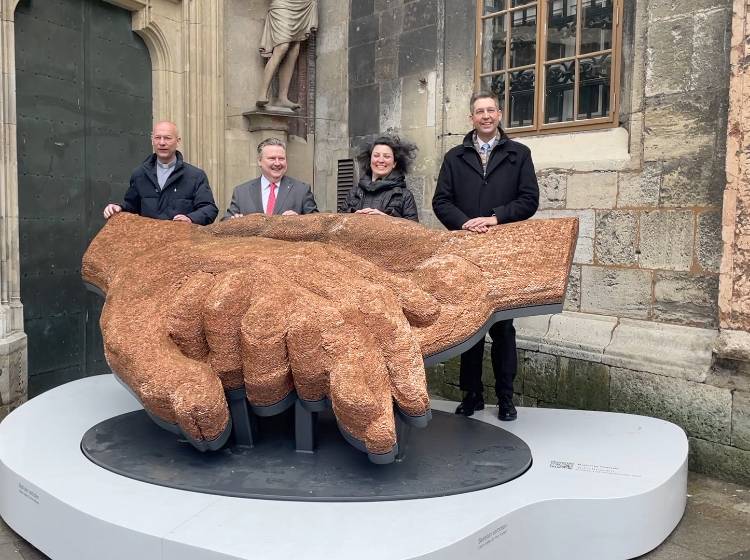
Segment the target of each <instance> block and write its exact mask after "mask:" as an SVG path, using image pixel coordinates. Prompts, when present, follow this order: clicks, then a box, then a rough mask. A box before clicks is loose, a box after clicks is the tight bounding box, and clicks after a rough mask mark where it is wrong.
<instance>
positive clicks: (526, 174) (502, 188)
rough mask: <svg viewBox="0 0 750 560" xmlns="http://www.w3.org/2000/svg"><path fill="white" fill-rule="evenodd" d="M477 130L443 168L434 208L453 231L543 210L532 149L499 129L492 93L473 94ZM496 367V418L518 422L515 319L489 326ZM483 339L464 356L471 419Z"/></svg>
mask: <svg viewBox="0 0 750 560" xmlns="http://www.w3.org/2000/svg"><path fill="white" fill-rule="evenodd" d="M469 108H470V111H471V113H470V115H469V119H470V120H471V123H472V126H473V130H472V131H470V132H469V133H468V134H467V135H466V136H465V137H464V141H463V143H462V144H461V145H460V146H456V147H454V148H452V149H451V150H449V151H448V152H447V153H446V154H445V157H444V159H443V165H442V167H441V168H440V175H439V176H438V180H437V186H436V188H435V195H434V197H433V198H432V209H433V210H434V212H435V215H436V216H437V218H438V219H439V220H440V221H441V222H442V224H443V225H444V226H445V227H446V228H448V229H450V230H460V229H464V230H467V231H471V232H475V233H477V234H482V233H485V232H487V231H489V229H490V228H491V227H494V226H497V225H499V224H507V223H510V222H518V221H521V220H525V219H527V218H530V217H531V216H533V215H534V213H535V212H536V210H537V208H538V206H539V186H538V184H537V180H536V174H535V172H534V164H533V162H532V160H531V151H530V150H529V149H528V148H527V147H526V146H524V145H523V144H519V143H518V142H514V141H513V140H510V139H509V138H508V136H507V135H506V134H505V132H504V131H503V129H502V127H501V126H500V121H501V118H502V112H501V111H500V109H499V108H498V101H497V98H496V97H495V96H494V95H493V94H492V93H489V92H479V93H475V94H474V95H472V96H471V100H470V102H469ZM490 337H491V338H492V346H491V350H490V354H491V357H492V369H493V370H494V373H495V393H496V394H497V400H498V418H500V420H505V421H509V420H515V419H516V417H517V412H516V408H515V406H513V379H514V378H515V376H516V370H517V358H516V330H515V328H514V327H513V320H512V319H510V320H507V321H499V322H498V323H495V324H494V325H493V326H492V327H491V328H490ZM483 355H484V339H482V340H480V341H479V342H478V343H477V344H476V345H474V346H473V347H472V348H470V349H469V350H467V351H466V352H464V353H463V354H462V355H461V369H460V380H459V382H460V387H461V390H462V391H463V392H464V397H463V400H462V401H461V404H460V405H459V406H458V408H457V409H456V414H464V415H465V416H471V415H472V414H474V411H475V410H482V409H483V408H484V387H483V386H482V360H483Z"/></svg>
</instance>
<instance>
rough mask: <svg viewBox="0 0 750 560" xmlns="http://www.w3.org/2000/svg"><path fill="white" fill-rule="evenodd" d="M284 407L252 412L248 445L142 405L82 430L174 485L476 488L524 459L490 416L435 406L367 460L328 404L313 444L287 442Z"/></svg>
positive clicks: (274, 492)
mask: <svg viewBox="0 0 750 560" xmlns="http://www.w3.org/2000/svg"><path fill="white" fill-rule="evenodd" d="M293 425H294V418H293V415H292V414H291V413H289V414H287V413H285V414H280V415H278V416H274V417H269V418H258V427H259V430H258V438H257V441H256V444H255V446H254V447H252V448H248V447H242V446H232V445H231V444H232V440H231V439H230V442H229V445H228V446H227V447H225V448H224V449H221V450H219V451H214V452H208V453H201V452H199V451H196V450H195V449H194V448H193V446H191V445H190V444H189V443H187V442H185V441H179V440H178V439H177V438H176V436H175V435H174V434H172V433H169V432H167V431H165V430H163V429H161V428H159V427H158V426H156V425H155V424H154V423H153V422H152V421H151V420H150V419H149V418H148V416H147V415H146V413H145V412H144V411H143V410H139V411H136V412H130V413H127V414H123V415H120V416H116V417H114V418H110V419H109V420H105V421H104V422H101V423H100V424H97V425H96V426H94V427H93V428H91V429H90V430H88V431H87V432H86V433H85V434H84V436H83V439H82V441H81V449H82V450H83V453H84V454H85V455H86V457H88V458H89V459H90V460H91V461H93V462H94V463H96V464H97V465H99V466H101V467H103V468H105V469H108V470H110V471H113V472H115V473H118V474H120V475H123V476H127V477H129V478H133V479H136V480H140V481H143V482H148V483H151V484H158V485H161V486H168V487H171V488H177V489H181V490H188V491H194V492H204V493H209V494H220V495H224V496H235V497H241V498H265V499H272V500H298V501H335V502H343V501H382V500H405V499H415V498H432V497H436V496H449V495H453V494H461V493H464V492H471V491H474V490H482V489H484V488H489V487H492V486H497V485H499V484H503V483H504V482H508V481H509V480H513V479H514V478H516V477H518V476H520V475H522V474H523V473H524V472H526V470H527V469H528V468H529V467H530V466H531V451H530V450H529V447H528V446H527V445H526V444H525V443H524V442H523V441H522V440H521V439H519V438H518V437H516V436H515V435H513V434H511V433H509V432H507V431H505V430H503V429H502V428H499V427H497V426H493V425H491V424H487V423H485V422H480V421H476V420H472V419H468V418H464V417H462V416H456V415H454V414H448V413H445V412H438V411H433V419H432V421H431V422H430V424H429V426H428V427H427V428H425V429H420V430H416V429H415V430H412V431H411V433H410V435H409V436H408V438H406V440H405V441H400V442H399V447H400V449H401V453H402V458H401V459H397V460H396V462H394V463H392V464H390V465H374V464H372V463H371V462H370V461H369V460H368V459H367V455H366V454H365V453H362V452H361V451H357V450H356V449H354V448H353V447H352V446H351V445H349V444H348V443H347V442H346V441H345V440H344V438H343V437H342V436H341V434H340V433H339V431H338V429H337V426H336V421H335V418H334V417H333V415H332V413H331V412H330V411H328V412H325V413H321V414H320V415H319V418H318V423H317V432H316V435H317V448H316V451H315V453H299V452H297V451H295V448H294V429H293Z"/></svg>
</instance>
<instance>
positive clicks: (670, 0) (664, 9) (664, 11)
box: [648, 0, 731, 21]
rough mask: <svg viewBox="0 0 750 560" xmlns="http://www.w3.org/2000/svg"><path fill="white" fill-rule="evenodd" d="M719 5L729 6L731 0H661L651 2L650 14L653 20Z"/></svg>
mask: <svg viewBox="0 0 750 560" xmlns="http://www.w3.org/2000/svg"><path fill="white" fill-rule="evenodd" d="M717 6H723V7H729V6H731V3H730V0H659V1H658V2H652V3H651V4H649V10H648V15H649V19H650V20H651V21H656V20H660V19H664V18H672V17H675V16H682V15H685V14H693V13H695V12H698V11H702V10H710V9H711V8H716V7H717Z"/></svg>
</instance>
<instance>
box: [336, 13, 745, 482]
mask: <svg viewBox="0 0 750 560" xmlns="http://www.w3.org/2000/svg"><path fill="white" fill-rule="evenodd" d="M736 2H739V3H742V2H741V1H740V0H736ZM742 4H743V5H744V3H742ZM475 6H476V4H475V2H473V1H471V2H467V1H466V0H350V7H351V18H350V21H349V30H348V31H349V40H348V42H347V43H346V44H345V45H344V46H342V48H341V50H340V51H339V53H340V54H341V56H345V57H346V59H347V60H348V64H347V67H348V71H349V79H348V81H347V82H346V84H345V86H344V88H342V90H340V92H341V94H342V95H343V96H345V97H347V98H348V102H349V109H348V117H349V136H348V140H349V146H348V147H349V150H350V154H351V155H354V153H355V147H356V146H358V145H359V144H361V143H362V142H363V141H364V140H366V139H368V138H370V137H372V136H373V135H375V134H377V133H379V132H390V131H393V132H397V133H399V134H402V135H403V136H406V137H409V138H410V139H411V140H413V141H416V142H417V144H418V145H419V147H420V155H419V160H418V164H417V169H416V170H415V173H414V174H413V176H412V178H411V181H412V186H413V188H414V190H415V195H416V198H417V200H418V201H419V203H420V217H421V218H422V222H423V223H426V224H427V225H428V226H432V227H440V225H439V223H437V221H436V220H435V218H434V216H433V215H432V212H431V208H430V203H431V198H432V194H433V192H434V185H435V179H436V176H437V174H438V171H439V167H440V162H441V160H442V156H443V154H444V153H445V152H446V151H447V150H448V149H449V148H450V147H452V146H454V145H456V144H457V143H458V142H459V141H460V139H461V136H462V135H463V134H464V133H465V132H466V131H467V130H468V129H469V126H470V125H469V121H468V113H469V110H468V107H467V101H468V98H469V96H470V94H471V91H472V90H473V88H474V42H475V19H474V17H475V16H474V14H475ZM623 11H624V21H623V48H622V53H623V54H622V56H623V61H622V70H621V76H620V78H621V91H620V112H619V122H620V126H619V127H616V128H613V129H609V130H599V131H589V132H580V133H573V134H571V133H566V134H557V135H545V136H542V135H540V136H535V137H522V138H518V140H519V141H521V142H524V143H526V144H527V145H529V146H530V147H531V149H532V154H533V157H534V161H535V164H536V167H537V176H538V179H539V184H540V191H541V200H540V209H539V212H538V213H537V215H536V217H537V218H546V217H560V216H571V215H574V216H577V217H578V218H579V220H580V235H579V239H578V245H577V249H576V254H575V257H574V265H573V269H572V271H571V276H570V281H569V285H568V292H567V296H566V301H565V310H566V311H565V312H564V313H563V314H561V315H557V316H552V317H535V318H527V319H523V320H518V321H517V322H516V324H517V331H518V343H519V358H520V360H519V364H520V366H519V368H520V371H519V375H518V378H517V380H516V385H515V389H516V397H517V400H518V402H519V403H520V404H523V405H526V406H554V407H571V408H582V409H592V410H612V411H619V412H631V413H636V414H647V415H650V416H656V417H660V418H664V419H667V420H670V421H672V422H675V423H677V424H679V425H680V426H682V427H683V429H685V431H686V433H687V434H688V436H689V438H690V443H691V457H690V461H691V467H692V468H694V469H696V470H702V471H707V472H710V473H712V474H714V475H717V476H724V477H727V478H732V479H735V480H741V481H743V482H745V483H748V482H750V475H749V474H748V473H750V445H748V442H749V441H750V405H749V403H750V396H749V395H750V335H748V334H747V333H744V332H740V333H739V334H736V335H735V336H733V337H727V336H724V335H723V331H721V330H720V327H721V326H723V325H720V323H719V293H718V292H719V273H720V266H721V263H722V225H723V222H722V204H723V196H724V191H725V187H726V176H725V173H724V167H725V163H726V153H727V147H726V143H727V140H726V139H727V115H728V110H729V102H730V98H729V93H728V92H729V76H730V52H729V49H730V38H731V29H732V17H733V6H732V0H700V1H695V0H649V1H646V0H624V10H623ZM735 11H736V10H735ZM744 13H745V12H744V10H743V12H742V15H743V17H744ZM735 17H736V16H735ZM735 27H736V26H735ZM740 43H741V41H740ZM749 137H750V136H749ZM737 276H738V275H737ZM742 335H746V338H742ZM485 366H486V367H485V370H486V371H485V384H486V385H487V392H486V395H487V396H488V397H490V396H493V395H491V393H492V386H493V380H492V372H491V367H490V365H489V362H488V361H487V362H486V364H485ZM428 377H429V385H430V390H431V391H432V393H433V394H434V395H436V396H442V397H447V398H451V399H459V398H460V391H459V390H458V387H457V383H458V361H457V360H451V361H450V362H447V363H445V364H440V365H438V366H436V367H434V368H431V369H430V371H429V372H428Z"/></svg>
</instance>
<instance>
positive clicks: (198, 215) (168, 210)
mask: <svg viewBox="0 0 750 560" xmlns="http://www.w3.org/2000/svg"><path fill="white" fill-rule="evenodd" d="M121 206H122V209H123V210H125V211H126V212H132V213H134V214H140V215H141V216H145V217H147V218H156V219H157V220H171V219H172V218H174V217H175V216H176V215H177V214H183V215H185V216H187V217H188V218H190V219H191V220H192V222H193V223H194V224H199V225H202V226H205V225H208V224H210V223H211V222H213V221H214V219H216V215H217V214H218V213H219V208H218V207H217V206H216V203H215V202H214V195H213V193H212V192H211V187H210V186H209V184H208V178H207V177H206V173H205V172H204V171H203V170H202V169H199V168H198V167H195V166H193V165H190V164H189V163H185V162H184V161H183V159H182V154H181V153H180V152H177V163H175V168H174V171H172V174H171V175H170V176H169V178H168V179H167V182H166V183H164V188H163V189H160V188H159V182H158V180H157V178H156V154H151V155H150V156H149V157H147V158H146V160H145V161H144V162H143V163H142V164H141V165H140V166H139V167H138V168H137V169H136V170H135V171H133V174H132V175H131V176H130V188H128V192H126V193H125V200H124V201H123V203H122V204H121Z"/></svg>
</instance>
